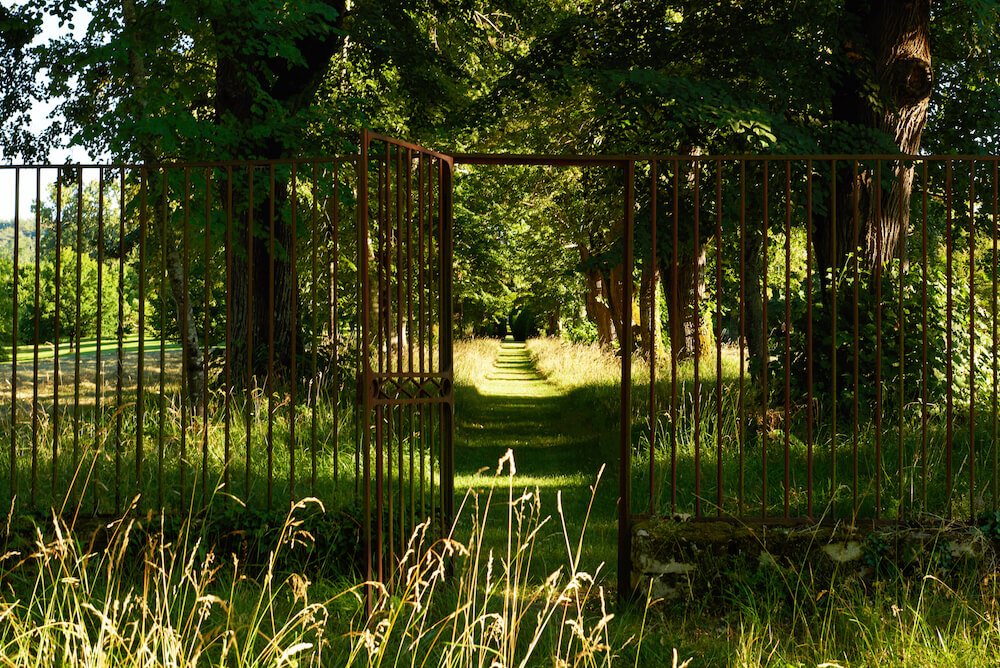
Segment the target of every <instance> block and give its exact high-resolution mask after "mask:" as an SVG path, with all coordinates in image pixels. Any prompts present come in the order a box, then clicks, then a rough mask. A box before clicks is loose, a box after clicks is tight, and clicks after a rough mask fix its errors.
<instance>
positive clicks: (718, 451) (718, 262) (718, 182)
mask: <svg viewBox="0 0 1000 668" xmlns="http://www.w3.org/2000/svg"><path fill="white" fill-rule="evenodd" d="M715 490H716V511H715V512H716V515H718V516H719V517H722V503H723V489H722V161H721V160H716V161H715Z"/></svg>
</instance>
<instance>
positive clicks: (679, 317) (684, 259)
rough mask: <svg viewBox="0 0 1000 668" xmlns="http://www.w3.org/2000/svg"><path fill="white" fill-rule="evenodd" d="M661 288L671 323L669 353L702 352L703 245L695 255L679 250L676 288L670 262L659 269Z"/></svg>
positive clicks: (681, 355) (682, 355) (685, 356)
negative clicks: (700, 315)
mask: <svg viewBox="0 0 1000 668" xmlns="http://www.w3.org/2000/svg"><path fill="white" fill-rule="evenodd" d="M660 273H661V276H662V282H663V292H664V294H665V295H666V297H667V304H668V308H667V312H668V316H669V319H668V321H669V326H670V351H671V356H672V357H674V358H675V359H678V360H684V359H689V358H691V357H694V355H695V352H696V351H698V352H701V353H702V354H704V352H705V350H704V348H703V347H702V346H701V345H700V343H699V337H700V336H701V334H702V332H699V329H701V330H704V328H705V327H706V326H707V323H705V322H699V318H698V308H699V307H700V304H701V300H702V299H703V298H704V296H705V249H704V247H702V248H700V249H699V252H698V256H697V257H694V253H693V249H692V251H691V252H682V253H679V254H678V258H677V268H676V290H675V283H674V281H675V277H674V274H675V272H674V268H673V267H672V266H670V265H668V266H666V267H662V268H661V270H660Z"/></svg>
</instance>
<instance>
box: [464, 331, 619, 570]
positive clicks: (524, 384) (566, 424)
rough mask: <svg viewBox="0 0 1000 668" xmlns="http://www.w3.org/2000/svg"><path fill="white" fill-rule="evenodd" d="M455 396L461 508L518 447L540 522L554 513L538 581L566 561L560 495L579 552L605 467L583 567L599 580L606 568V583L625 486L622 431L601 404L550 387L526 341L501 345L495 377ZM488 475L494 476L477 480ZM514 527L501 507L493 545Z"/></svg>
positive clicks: (540, 554)
mask: <svg viewBox="0 0 1000 668" xmlns="http://www.w3.org/2000/svg"><path fill="white" fill-rule="evenodd" d="M456 390H457V395H456V409H455V410H456V419H457V423H456V427H457V429H456V443H455V490H456V496H457V498H456V508H457V507H459V505H460V504H461V502H462V498H463V497H464V495H465V492H466V490H467V489H469V488H470V487H475V488H477V489H479V490H485V489H487V487H488V485H489V484H490V481H491V478H492V475H493V473H494V472H495V471H496V466H497V461H498V460H499V459H500V458H501V457H502V456H503V455H504V453H505V452H506V451H507V449H508V448H510V449H512V450H513V451H514V459H515V462H516V465H517V476H516V477H515V485H516V488H517V489H520V488H526V489H528V490H529V491H534V490H535V489H536V488H537V489H538V491H539V494H540V497H541V504H542V516H543V517H544V516H546V515H551V516H552V519H551V520H550V521H549V523H548V524H547V525H546V526H545V527H544V529H543V530H542V533H541V535H540V537H539V540H538V541H537V542H536V544H535V556H534V559H535V568H534V574H535V575H536V576H538V577H544V576H545V575H547V574H549V573H550V572H552V571H553V570H555V569H556V568H558V567H559V566H560V565H565V564H566V563H568V561H567V559H568V557H567V551H566V541H565V539H564V537H563V532H562V528H561V525H560V519H559V516H558V509H557V498H556V497H557V492H559V491H560V490H561V492H562V508H563V512H564V515H565V519H566V526H567V532H568V535H569V539H570V544H571V546H572V549H573V550H574V551H576V549H577V543H578V541H579V538H580V531H581V528H582V526H583V522H584V519H585V516H586V513H587V506H588V505H589V503H590V499H591V487H592V486H593V484H594V481H595V480H596V478H597V473H598V471H599V470H600V468H601V466H602V464H606V465H607V468H606V469H605V471H604V474H603V476H602V478H601V482H600V485H599V486H598V490H597V496H596V498H595V500H594V508H593V510H592V511H591V516H590V520H589V523H588V525H587V531H586V535H585V540H584V543H583V545H584V548H583V555H582V558H581V561H580V567H581V569H582V570H585V571H587V572H590V573H593V572H594V569H596V568H597V566H598V565H599V564H600V563H601V562H603V563H604V567H603V569H602V573H604V575H605V577H608V576H609V574H611V573H612V572H613V570H614V567H615V558H616V554H617V553H616V539H617V515H616V512H617V511H616V508H617V505H616V504H617V497H618V485H617V468H616V464H617V462H616V459H615V458H616V452H615V443H616V441H615V433H616V432H615V431H614V429H613V428H612V429H609V420H608V418H607V416H599V415H595V414H594V407H593V406H587V405H581V403H580V401H579V397H574V396H573V394H571V393H568V392H566V391H565V390H563V389H561V388H560V387H559V386H557V385H555V384H554V383H552V382H550V381H548V380H546V379H545V378H544V377H543V376H542V375H541V374H540V373H539V372H538V370H537V369H536V368H535V365H534V362H533V361H532V358H531V355H530V353H529V351H528V349H527V347H526V346H525V344H523V343H515V342H513V341H510V340H508V341H505V342H503V343H501V344H500V345H499V350H498V352H497V355H496V359H495V360H494V361H493V364H492V368H490V369H489V371H488V372H487V373H485V374H480V375H479V377H478V378H476V379H475V381H474V384H469V383H468V382H466V383H459V384H457V387H456ZM610 422H611V423H612V424H614V426H615V427H616V426H617V425H616V423H614V421H610ZM484 468H486V469H487V470H486V471H484V472H483V473H482V474H481V475H477V472H478V471H480V470H482V469H484ZM517 489H515V493H516V491H517ZM505 500H506V495H504V496H503V497H502V498H500V499H498V497H497V496H494V504H497V503H498V501H499V505H500V506H502V505H503V504H504V503H505ZM491 529H492V531H491ZM506 530H507V526H506V511H505V510H504V509H502V508H499V507H496V508H494V510H492V511H491V518H490V522H489V524H488V525H487V536H486V543H487V544H489V545H490V546H493V547H499V546H500V545H501V544H503V541H505V540H506ZM611 581H613V580H611V579H608V580H606V582H611Z"/></svg>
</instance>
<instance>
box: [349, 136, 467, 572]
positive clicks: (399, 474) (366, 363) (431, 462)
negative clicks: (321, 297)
mask: <svg viewBox="0 0 1000 668" xmlns="http://www.w3.org/2000/svg"><path fill="white" fill-rule="evenodd" d="M358 169H359V179H358V182H359V184H360V185H359V188H360V190H359V216H360V222H359V225H358V248H359V249H360V255H359V261H360V267H361V270H360V275H361V306H362V309H361V337H362V345H361V349H362V358H361V364H362V368H361V373H362V380H361V383H360V387H361V388H362V415H363V419H362V427H363V436H362V439H363V441H362V447H361V450H362V452H363V457H364V469H363V472H362V479H363V487H364V489H363V493H362V498H363V503H364V522H365V528H364V531H365V547H366V553H367V559H368V562H367V568H368V572H369V573H370V574H371V575H372V577H373V578H377V579H378V580H379V581H381V582H386V583H389V584H392V583H393V582H395V581H396V580H397V579H398V578H399V577H401V576H402V574H401V573H398V572H397V570H396V568H397V563H398V561H399V559H401V558H402V557H403V555H405V553H406V551H407V547H408V545H409V541H410V539H411V536H412V534H413V532H414V531H415V530H416V529H417V526H418V524H420V523H422V522H425V521H429V522H430V529H429V530H428V532H426V534H425V535H426V536H427V537H430V538H436V537H442V536H445V535H447V533H448V532H449V531H450V529H451V524H452V518H453V515H454V459H453V440H454V435H453V431H454V418H453V411H454V393H453V386H452V383H453V358H452V316H451V314H452V275H451V273H452V272H451V266H452V249H453V242H452V178H453V177H452V170H453V160H452V159H451V157H450V156H447V155H444V154H441V153H437V152H435V151H430V150H427V149H425V148H422V147H420V146H417V145H415V144H410V143H407V142H403V141H399V140H395V139H392V138H390V137H385V136H383V135H378V134H375V133H372V132H368V131H367V130H366V131H364V132H363V133H362V136H361V160H360V162H359V167H358ZM372 175H374V178H372ZM414 186H415V187H414ZM414 244H416V248H414ZM435 349H436V356H435ZM372 458H374V462H372ZM373 464H374V467H373ZM373 468H374V471H373V470H372V469H373ZM373 483H374V489H373V488H372V486H373ZM428 491H429V494H428ZM373 499H374V509H373V508H372V503H373V501H372V500H373ZM428 504H429V505H428Z"/></svg>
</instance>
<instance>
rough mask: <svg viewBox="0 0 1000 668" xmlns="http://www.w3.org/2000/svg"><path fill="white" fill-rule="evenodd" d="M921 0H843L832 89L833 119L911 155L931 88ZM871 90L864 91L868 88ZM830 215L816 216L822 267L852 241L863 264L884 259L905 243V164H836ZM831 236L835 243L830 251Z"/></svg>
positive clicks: (842, 260)
mask: <svg viewBox="0 0 1000 668" xmlns="http://www.w3.org/2000/svg"><path fill="white" fill-rule="evenodd" d="M929 25H930V2H929V0H886V1H884V2H871V1H866V0H848V1H847V3H846V7H845V14H844V18H843V20H842V23H841V31H842V35H843V39H842V43H841V47H842V50H843V56H844V62H845V63H846V72H845V76H843V77H842V78H841V80H840V82H839V85H838V87H837V88H836V89H835V91H834V95H833V101H832V102H833V105H832V112H833V114H832V115H833V119H834V120H835V121H842V122H847V123H850V124H854V125H858V126H861V127H865V128H871V129H875V130H881V131H883V132H885V133H886V134H887V135H888V136H889V137H891V138H892V140H893V141H894V143H895V144H896V146H898V147H899V150H900V151H901V152H902V153H905V154H916V153H917V152H918V151H919V149H920V137H921V134H922V132H923V129H924V124H925V123H926V120H927V108H928V104H929V102H930V96H931V90H932V87H933V71H932V69H931V53H930V42H929ZM873 87H874V89H875V90H876V91H877V94H876V95H874V96H873V95H872V88H873ZM836 183H837V198H836V200H837V219H836V220H830V219H829V217H826V218H817V230H816V231H817V234H816V241H815V243H816V254H817V259H818V260H819V261H820V262H821V263H822V266H823V267H825V268H827V269H829V268H842V267H844V266H845V264H846V262H847V261H848V257H849V254H850V253H851V251H852V250H853V249H854V248H855V247H856V246H855V239H857V240H858V241H857V246H859V247H860V253H859V255H860V257H861V258H862V259H863V261H864V262H865V263H866V264H867V265H868V266H869V267H874V266H875V265H885V264H886V263H888V262H889V261H890V260H891V259H893V258H895V257H899V256H900V251H901V250H903V249H904V248H905V243H906V230H907V227H908V225H909V204H910V194H911V192H912V188H913V168H912V167H911V166H908V165H906V164H905V163H901V162H888V163H884V164H883V165H882V182H881V183H879V181H878V174H877V170H876V169H875V168H874V167H873V166H871V165H864V164H862V165H859V166H858V176H857V178H856V179H855V178H854V169H853V165H841V167H840V169H839V170H838V173H837V175H836ZM834 240H835V242H836V250H834Z"/></svg>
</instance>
